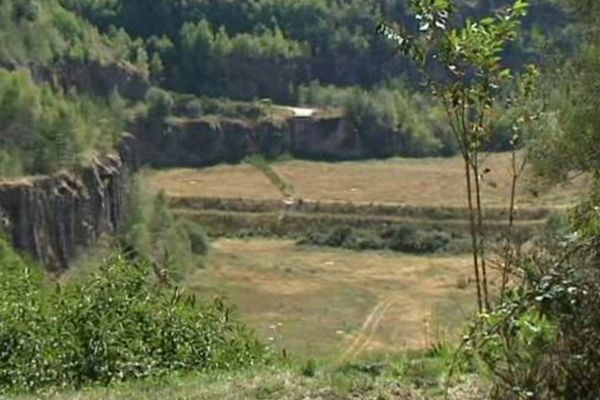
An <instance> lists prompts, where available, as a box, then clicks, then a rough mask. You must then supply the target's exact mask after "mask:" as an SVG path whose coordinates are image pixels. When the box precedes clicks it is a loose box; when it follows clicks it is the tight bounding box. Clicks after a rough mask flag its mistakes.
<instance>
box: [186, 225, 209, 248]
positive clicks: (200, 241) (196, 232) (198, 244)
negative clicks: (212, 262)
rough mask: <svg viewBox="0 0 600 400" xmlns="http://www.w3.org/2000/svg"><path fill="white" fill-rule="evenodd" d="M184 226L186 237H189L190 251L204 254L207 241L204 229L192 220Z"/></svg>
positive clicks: (207, 245)
mask: <svg viewBox="0 0 600 400" xmlns="http://www.w3.org/2000/svg"><path fill="white" fill-rule="evenodd" d="M186 227H187V231H188V237H189V238H190V245H191V249H192V253H194V254H196V255H204V254H206V253H207V252H208V248H209V243H208V236H206V232H204V229H202V227H200V226H199V225H198V224H195V223H193V222H189V223H188V224H187V226H186Z"/></svg>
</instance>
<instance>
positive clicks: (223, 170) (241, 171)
mask: <svg viewBox="0 0 600 400" xmlns="http://www.w3.org/2000/svg"><path fill="white" fill-rule="evenodd" d="M148 184H149V185H150V188H151V189H153V190H154V191H159V190H164V191H165V193H166V194H167V195H169V196H174V197H179V196H184V197H193V196H202V197H224V198H239V197H250V198H254V199H272V198H281V197H282V195H281V192H280V191H279V189H277V188H276V187H275V186H273V184H272V183H271V181H269V179H268V178H267V177H266V176H265V175H264V174H263V173H262V172H261V171H260V170H259V169H257V168H256V167H254V166H253V165H249V164H240V165H219V166H217V167H212V168H205V169H190V168H178V169H170V170H162V171H155V172H153V173H152V176H151V177H150V178H149V179H148Z"/></svg>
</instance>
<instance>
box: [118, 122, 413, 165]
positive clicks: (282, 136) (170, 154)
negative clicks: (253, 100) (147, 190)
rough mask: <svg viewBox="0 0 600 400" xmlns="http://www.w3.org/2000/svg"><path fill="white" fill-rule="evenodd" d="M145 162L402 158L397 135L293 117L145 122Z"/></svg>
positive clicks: (139, 132) (140, 129)
mask: <svg viewBox="0 0 600 400" xmlns="http://www.w3.org/2000/svg"><path fill="white" fill-rule="evenodd" d="M130 129H131V130H132V131H133V132H135V136H136V137H137V138H138V141H139V144H140V157H141V158H142V160H143V162H144V163H148V164H150V165H153V166H157V167H166V166H172V167H182V166H188V167H201V166H206V165H213V164H217V163H220V162H230V163H235V162H239V161H241V160H242V159H244V157H246V156H248V155H252V154H257V153H260V154H263V155H265V156H267V157H277V156H280V155H282V154H286V153H287V154H291V155H292V156H294V157H297V158H304V159H318V160H355V159H365V158H379V157H390V156H393V155H395V154H401V151H402V143H400V142H399V139H398V137H399V135H396V134H395V133H394V132H381V133H380V134H378V135H371V136H370V137H369V138H368V139H367V138H364V137H363V136H364V135H363V134H361V132H359V131H358V129H356V127H355V126H354V125H353V124H352V123H351V122H350V121H348V120H347V119H345V118H342V117H319V116H315V117H292V118H289V119H287V120H285V121H279V122H278V123H274V122H271V121H262V122H256V123H249V122H246V121H242V120H236V119H226V118H221V119H218V120H217V119H214V120H213V119H210V118H198V119H184V118H172V119H170V120H169V121H168V122H163V121H158V120H154V121H153V120H148V119H146V120H141V121H138V122H137V123H135V124H134V125H133V126H132V127H131V128H130Z"/></svg>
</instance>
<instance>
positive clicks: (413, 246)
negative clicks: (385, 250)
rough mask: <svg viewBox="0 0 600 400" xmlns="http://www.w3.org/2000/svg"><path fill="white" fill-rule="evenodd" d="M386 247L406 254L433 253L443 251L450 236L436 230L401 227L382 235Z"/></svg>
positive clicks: (386, 231) (388, 230) (391, 229)
mask: <svg viewBox="0 0 600 400" xmlns="http://www.w3.org/2000/svg"><path fill="white" fill-rule="evenodd" d="M382 237H383V238H384V239H386V240H387V243H388V247H389V248H390V249H391V250H394V251H402V252H406V253H417V254H421V253H433V252H436V251H440V250H444V249H445V248H446V247H447V246H448V244H449V243H450V240H451V239H450V235H448V234H447V233H445V232H441V231H438V230H422V229H417V228H415V227H413V226H408V225H403V226H399V227H396V228H390V229H387V230H385V231H384V232H383V233H382Z"/></svg>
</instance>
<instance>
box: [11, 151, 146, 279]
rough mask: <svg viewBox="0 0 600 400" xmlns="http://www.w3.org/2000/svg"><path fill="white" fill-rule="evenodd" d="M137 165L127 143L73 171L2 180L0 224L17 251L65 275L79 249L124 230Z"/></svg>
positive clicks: (133, 153) (133, 152)
mask: <svg viewBox="0 0 600 400" xmlns="http://www.w3.org/2000/svg"><path fill="white" fill-rule="evenodd" d="M136 167H137V159H136V154H135V149H134V147H133V140H131V139H128V140H126V141H124V142H123V144H122V145H121V147H120V149H119V151H118V153H116V154H113V155H108V156H105V157H102V158H100V159H98V160H96V161H95V162H93V163H92V165H90V166H87V167H83V168H81V169H80V170H79V171H76V172H69V173H59V174H56V175H53V176H47V177H36V178H24V179H21V180H17V181H5V182H2V181H0V209H1V210H2V211H1V212H0V220H1V221H0V225H1V226H3V227H4V230H5V231H6V232H7V233H8V235H9V236H10V237H11V238H12V241H13V244H14V246H15V247H16V248H18V249H21V250H22V251H24V252H26V253H27V254H29V255H31V256H32V257H34V258H35V259H37V260H39V261H40V262H41V263H43V264H44V265H46V266H47V267H48V268H49V269H50V270H53V271H55V272H60V271H63V270H65V269H66V268H67V267H68V266H69V263H70V262H71V261H72V259H73V258H74V256H75V255H76V254H77V251H78V249H79V248H84V247H89V246H91V245H93V244H94V243H95V242H96V240H97V239H98V237H99V236H100V235H102V234H104V233H108V234H113V233H116V232H118V231H119V230H120V229H121V228H122V226H123V224H124V221H125V216H126V208H127V192H128V186H129V181H130V178H131V175H132V173H133V172H134V171H135V169H136ZM0 230H2V227H0Z"/></svg>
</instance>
